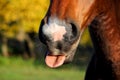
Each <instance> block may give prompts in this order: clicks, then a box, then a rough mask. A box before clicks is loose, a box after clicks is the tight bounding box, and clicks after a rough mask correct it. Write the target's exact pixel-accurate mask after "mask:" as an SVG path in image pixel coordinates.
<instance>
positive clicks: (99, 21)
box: [39, 0, 120, 80]
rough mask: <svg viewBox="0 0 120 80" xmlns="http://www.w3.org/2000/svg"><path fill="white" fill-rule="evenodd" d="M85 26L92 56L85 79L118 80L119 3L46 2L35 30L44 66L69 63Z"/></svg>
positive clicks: (103, 0) (114, 0)
mask: <svg viewBox="0 0 120 80" xmlns="http://www.w3.org/2000/svg"><path fill="white" fill-rule="evenodd" d="M87 27H88V28H89V32H90V36H91V39H92V42H93V46H94V49H95V53H94V54H93V56H92V58H91V61H90V63H89V65H88V68H87V71H86V75H85V80H120V0H50V6H49V9H48V12H47V13H46V16H45V17H44V19H43V20H42V21H41V25H40V29H39V39H40V41H41V42H42V43H44V44H45V45H46V46H47V48H48V51H47V53H46V54H45V62H46V64H47V65H48V66H49V67H50V68H57V67H59V66H61V65H63V64H64V63H67V62H71V61H72V60H73V57H74V54H75V52H76V48H77V46H78V44H79V42H80V39H81V36H82V33H83V32H84V30H85V29H86V28H87Z"/></svg>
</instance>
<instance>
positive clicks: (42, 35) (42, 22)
mask: <svg viewBox="0 0 120 80" xmlns="http://www.w3.org/2000/svg"><path fill="white" fill-rule="evenodd" d="M44 24H45V22H44V20H42V21H41V24H40V28H39V39H40V41H41V42H42V43H44V44H46V42H45V40H46V39H45V36H44V34H43V31H42V28H43V25H44Z"/></svg>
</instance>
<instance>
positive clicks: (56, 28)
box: [43, 22, 66, 41]
mask: <svg viewBox="0 0 120 80" xmlns="http://www.w3.org/2000/svg"><path fill="white" fill-rule="evenodd" d="M43 33H44V34H45V35H47V36H50V37H52V39H53V40H54V41H58V40H62V39H63V35H64V34H65V33H66V30H65V27H64V26H60V25H58V24H57V23H56V22H50V23H49V24H45V25H44V26H43Z"/></svg>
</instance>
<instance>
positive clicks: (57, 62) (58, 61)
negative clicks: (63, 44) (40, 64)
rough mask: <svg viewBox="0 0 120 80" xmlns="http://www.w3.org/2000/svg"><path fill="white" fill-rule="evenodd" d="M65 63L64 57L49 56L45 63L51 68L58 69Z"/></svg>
mask: <svg viewBox="0 0 120 80" xmlns="http://www.w3.org/2000/svg"><path fill="white" fill-rule="evenodd" d="M64 61H65V56H64V55H47V56H46V59H45V62H46V64H47V66H49V67H51V68H57V67H59V66H61V65H62V64H63V63H64Z"/></svg>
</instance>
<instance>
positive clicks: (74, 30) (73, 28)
mask: <svg viewBox="0 0 120 80" xmlns="http://www.w3.org/2000/svg"><path fill="white" fill-rule="evenodd" d="M71 26H72V34H73V36H74V37H76V36H77V34H78V30H77V27H76V26H75V25H74V24H73V23H71Z"/></svg>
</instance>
